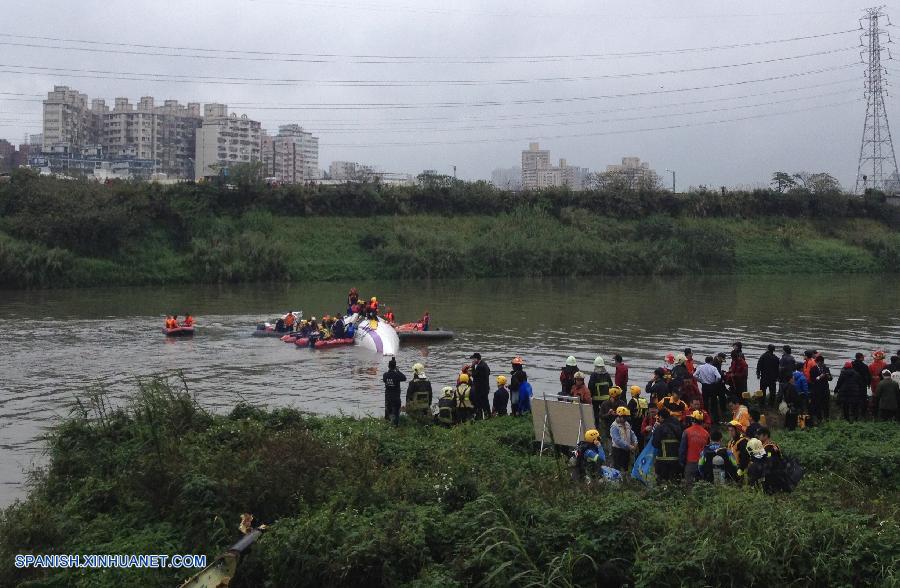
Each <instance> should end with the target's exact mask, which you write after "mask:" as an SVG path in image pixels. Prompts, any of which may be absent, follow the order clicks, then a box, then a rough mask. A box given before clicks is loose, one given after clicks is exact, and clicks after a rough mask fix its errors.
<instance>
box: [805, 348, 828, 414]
mask: <svg viewBox="0 0 900 588" xmlns="http://www.w3.org/2000/svg"><path fill="white" fill-rule="evenodd" d="M831 380H832V377H831V370H829V369H828V366H827V365H825V357H824V356H823V355H822V354H819V355H817V356H816V364H815V365H814V366H813V367H812V369H810V370H809V395H810V396H811V397H812V404H811V406H810V413H811V416H812V417H813V418H815V419H816V423H821V422H822V421H824V420H825V419H827V418H828V417H829V416H830V414H831V390H830V385H829V384H828V382H830V381H831Z"/></svg>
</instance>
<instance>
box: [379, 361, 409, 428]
mask: <svg viewBox="0 0 900 588" xmlns="http://www.w3.org/2000/svg"><path fill="white" fill-rule="evenodd" d="M381 381H382V382H384V418H385V419H387V420H388V421H390V422H391V423H393V424H394V426H397V425H399V424H400V382H405V381H406V376H405V375H404V374H403V372H401V371H400V370H398V369H397V360H396V359H394V358H393V357H392V358H391V361H389V362H388V371H386V372H385V373H384V375H382V376H381Z"/></svg>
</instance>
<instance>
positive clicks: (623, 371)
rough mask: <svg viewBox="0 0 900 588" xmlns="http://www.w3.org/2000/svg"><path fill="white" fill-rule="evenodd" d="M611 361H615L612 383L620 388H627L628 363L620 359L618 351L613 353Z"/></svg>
mask: <svg viewBox="0 0 900 588" xmlns="http://www.w3.org/2000/svg"><path fill="white" fill-rule="evenodd" d="M613 361H614V362H615V363H616V375H615V379H614V382H613V383H614V384H615V385H616V386H618V387H619V388H621V389H622V390H627V389H628V365H627V364H626V363H625V362H624V361H623V360H622V356H621V355H619V354H618V353H617V354H615V355H613Z"/></svg>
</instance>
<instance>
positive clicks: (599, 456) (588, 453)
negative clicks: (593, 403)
mask: <svg viewBox="0 0 900 588" xmlns="http://www.w3.org/2000/svg"><path fill="white" fill-rule="evenodd" d="M605 461H606V453H605V452H604V451H603V445H601V444H600V432H599V431H597V429H588V430H587V431H585V432H584V438H583V440H582V441H579V442H578V445H577V446H575V451H574V452H573V455H572V459H571V460H570V463H571V464H572V466H573V468H572V478H573V479H575V480H576V481H581V480H584V481H585V482H587V483H590V482H591V478H592V477H595V478H599V477H600V476H602V470H601V467H602V466H603V462H605Z"/></svg>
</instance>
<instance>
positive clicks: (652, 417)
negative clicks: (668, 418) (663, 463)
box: [641, 404, 659, 451]
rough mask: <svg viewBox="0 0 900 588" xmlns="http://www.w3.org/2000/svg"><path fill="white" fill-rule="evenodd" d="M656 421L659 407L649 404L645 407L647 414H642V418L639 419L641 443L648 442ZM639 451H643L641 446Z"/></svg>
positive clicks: (657, 420)
mask: <svg viewBox="0 0 900 588" xmlns="http://www.w3.org/2000/svg"><path fill="white" fill-rule="evenodd" d="M658 422H659V409H658V408H656V406H654V405H652V404H651V405H650V407H649V408H648V409H647V414H646V415H644V420H642V421H641V439H642V441H641V443H642V444H643V445H646V444H647V443H649V442H650V437H652V436H653V429H655V428H656V425H657V423H658ZM641 451H643V448H642V449H641Z"/></svg>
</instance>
